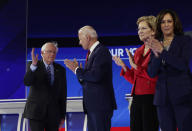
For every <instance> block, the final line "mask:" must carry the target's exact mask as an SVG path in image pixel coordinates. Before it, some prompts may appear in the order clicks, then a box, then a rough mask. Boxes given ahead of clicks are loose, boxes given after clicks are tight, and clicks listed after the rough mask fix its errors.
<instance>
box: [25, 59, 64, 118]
mask: <svg viewBox="0 0 192 131" xmlns="http://www.w3.org/2000/svg"><path fill="white" fill-rule="evenodd" d="M30 65H31V62H29V64H28V67H27V72H26V74H25V77H24V84H25V85H26V86H30V91H29V96H28V98H27V102H26V105H25V109H24V113H23V117H25V118H28V119H37V120H41V119H43V118H45V116H46V113H47V109H48V108H49V107H50V106H51V108H49V109H52V112H53V113H54V114H55V115H54V117H56V118H57V119H59V120H60V119H62V118H65V114H66V97H67V86H66V72H65V68H63V67H62V66H61V65H59V64H57V63H53V66H54V83H53V85H52V86H51V85H50V84H49V83H50V82H48V75H47V72H46V68H45V64H44V63H43V61H42V60H41V61H38V63H37V69H36V70H35V72H32V71H31V69H30Z"/></svg>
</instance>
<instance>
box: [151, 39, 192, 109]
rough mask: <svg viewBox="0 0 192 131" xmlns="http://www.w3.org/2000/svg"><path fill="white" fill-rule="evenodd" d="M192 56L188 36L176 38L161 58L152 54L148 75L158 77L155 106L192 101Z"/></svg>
mask: <svg viewBox="0 0 192 131" xmlns="http://www.w3.org/2000/svg"><path fill="white" fill-rule="evenodd" d="M191 54H192V41H191V39H190V37H188V36H175V37H174V39H173V41H172V43H171V45H170V48H169V50H168V51H166V50H163V52H162V53H161V55H160V57H159V58H156V57H155V55H154V54H153V53H151V60H150V62H149V64H148V74H149V76H151V77H155V76H158V81H157V85H156V92H155V97H154V104H155V105H165V104H166V103H167V101H169V102H171V103H172V104H179V103H182V102H185V101H188V100H189V101H190V100H192V76H191V74H190V67H189V64H190V61H191V56H192V55H191Z"/></svg>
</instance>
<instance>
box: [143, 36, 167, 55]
mask: <svg viewBox="0 0 192 131" xmlns="http://www.w3.org/2000/svg"><path fill="white" fill-rule="evenodd" d="M145 45H147V46H148V48H150V49H151V50H152V51H153V53H154V54H155V56H156V57H159V54H161V53H162V51H163V49H164V47H163V44H162V43H161V42H160V41H158V40H157V39H155V38H153V37H149V38H148V39H146V41H145Z"/></svg>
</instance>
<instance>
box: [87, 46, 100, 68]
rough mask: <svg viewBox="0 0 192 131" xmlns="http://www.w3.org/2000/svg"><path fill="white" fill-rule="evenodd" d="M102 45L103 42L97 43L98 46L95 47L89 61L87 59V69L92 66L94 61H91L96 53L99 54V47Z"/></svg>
mask: <svg viewBox="0 0 192 131" xmlns="http://www.w3.org/2000/svg"><path fill="white" fill-rule="evenodd" d="M101 46H102V45H101V43H100V44H99V45H97V46H96V47H95V49H94V50H93V52H92V53H91V56H90V57H89V59H88V61H87V64H86V65H85V69H87V68H88V67H89V66H90V64H91V63H92V62H91V61H92V60H93V58H94V56H95V54H97V51H98V49H99V48H100V47H101Z"/></svg>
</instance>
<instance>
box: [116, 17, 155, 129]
mask: <svg viewBox="0 0 192 131" xmlns="http://www.w3.org/2000/svg"><path fill="white" fill-rule="evenodd" d="M155 22H156V18H155V17H154V16H143V17H140V18H139V19H138V20H137V26H138V35H139V38H140V40H141V41H143V42H144V44H143V45H142V46H141V47H139V48H138V49H137V50H136V51H135V54H134V57H133V56H132V55H131V53H130V52H129V50H128V49H126V52H127V55H128V56H129V63H130V65H131V69H129V68H128V66H126V65H125V63H124V62H123V61H122V60H121V59H120V58H119V57H117V56H114V57H113V60H114V61H115V63H116V64H117V65H118V66H121V67H122V70H121V73H120V75H121V76H123V77H124V78H125V79H126V80H127V81H129V82H130V83H132V84H133V87H132V92H131V94H132V96H133V101H132V105H131V114H130V127H131V131H158V120H157V113H156V107H155V106H154V105H153V96H154V93H155V86H156V81H157V78H150V77H149V76H148V74H147V66H148V62H149V60H150V54H151V50H150V49H149V48H148V47H147V45H145V41H146V40H147V39H149V38H151V37H153V36H154V35H155V29H156V24H155Z"/></svg>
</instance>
